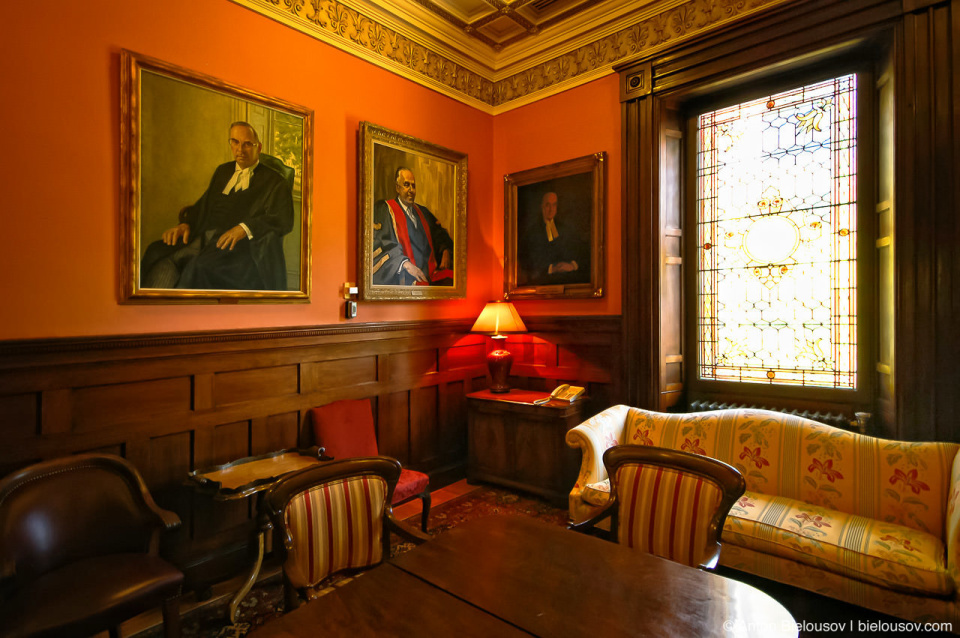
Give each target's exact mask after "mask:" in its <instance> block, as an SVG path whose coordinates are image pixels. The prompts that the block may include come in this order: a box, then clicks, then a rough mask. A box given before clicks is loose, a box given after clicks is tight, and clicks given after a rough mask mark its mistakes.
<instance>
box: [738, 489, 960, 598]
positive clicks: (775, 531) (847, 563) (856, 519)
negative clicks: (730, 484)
mask: <svg viewBox="0 0 960 638" xmlns="http://www.w3.org/2000/svg"><path fill="white" fill-rule="evenodd" d="M740 503H745V504H747V505H752V507H740ZM723 542H724V544H725V545H726V544H727V543H729V544H731V545H739V546H742V547H748V548H750V549H754V550H757V551H762V552H766V553H769V554H775V555H777V556H781V557H783V558H788V559H790V560H795V561H797V562H800V563H806V564H810V565H815V566H817V567H819V568H820V569H823V570H826V571H830V572H834V573H838V574H842V575H844V576H848V577H851V578H855V579H858V580H863V581H866V582H872V583H876V584H880V585H883V586H886V587H890V588H892V589H897V590H899V591H907V592H914V593H917V592H919V593H923V594H932V595H936V596H945V595H949V594H951V593H953V591H954V581H953V579H952V578H951V577H950V576H949V575H948V574H947V570H946V564H945V562H944V548H943V542H942V541H941V540H940V539H939V538H936V537H934V536H933V535H931V534H927V533H925V532H919V531H917V530H914V529H911V528H909V527H903V526H901V525H892V524H886V523H882V522H880V521H876V520H873V519H869V518H865V517H862V516H854V515H851V514H846V513H844V512H838V511H836V510H830V509H827V508H824V507H817V506H813V505H808V504H806V503H801V502H799V501H794V500H792V499H785V498H783V497H776V496H773V497H771V496H767V495H765V494H755V493H747V494H745V495H744V496H743V497H742V498H741V499H740V502H739V503H738V504H737V506H735V507H734V508H732V509H731V510H730V514H729V515H728V516H727V522H726V523H725V525H724V530H723Z"/></svg>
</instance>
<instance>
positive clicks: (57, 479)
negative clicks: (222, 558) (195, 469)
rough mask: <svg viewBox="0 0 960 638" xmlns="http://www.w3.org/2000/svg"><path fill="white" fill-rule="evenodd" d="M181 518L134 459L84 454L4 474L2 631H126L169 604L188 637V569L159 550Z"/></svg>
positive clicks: (167, 621) (0, 507) (167, 619)
mask: <svg viewBox="0 0 960 638" xmlns="http://www.w3.org/2000/svg"><path fill="white" fill-rule="evenodd" d="M179 526H180V519H179V517H178V516H177V515H176V514H174V513H173V512H170V511H167V510H163V509H160V508H159V507H157V505H156V504H155V503H154V501H153V498H152V497H151V496H150V493H149V492H148V490H147V487H146V485H145V484H144V482H143V479H142V478H141V476H140V474H139V473H138V472H137V470H136V469H135V468H134V467H133V465H131V464H130V463H129V462H127V461H126V460H124V459H122V458H120V457H118V456H113V455H107V454H81V455H77V456H71V457H65V458H59V459H54V460H51V461H45V462H42V463H37V464H35V465H31V466H29V467H27V468H24V469H22V470H19V471H18V472H15V473H13V474H11V475H9V476H7V477H6V478H4V479H2V480H0V618H2V619H3V621H2V622H0V636H2V637H3V638H8V637H13V636H18V637H19V636H89V635H93V634H96V633H98V632H101V631H104V630H109V631H110V635H111V636H119V625H120V623H121V622H123V621H124V620H127V619H129V618H132V617H133V616H136V615H137V614H140V613H142V612H145V611H148V610H150V609H153V608H156V607H158V606H159V607H162V609H163V620H164V629H165V635H166V636H168V637H170V636H179V634H180V624H179V620H180V618H179V595H180V588H181V585H182V582H183V574H182V573H181V572H180V571H179V570H178V569H176V568H175V567H174V566H173V565H171V564H169V563H168V562H166V561H165V560H163V559H161V558H160V557H159V556H158V550H159V540H160V534H161V532H164V531H170V530H174V529H176V528H177V527H179Z"/></svg>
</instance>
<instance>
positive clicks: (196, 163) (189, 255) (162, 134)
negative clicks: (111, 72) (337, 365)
mask: <svg viewBox="0 0 960 638" xmlns="http://www.w3.org/2000/svg"><path fill="white" fill-rule="evenodd" d="M121 100H122V115H121V129H122V130H121V161H122V164H123V165H122V169H121V182H122V200H121V215H122V232H121V235H122V237H121V242H122V249H123V259H122V260H121V290H122V293H121V300H122V301H127V302H157V303H184V302H208V303H210V302H239V301H254V302H257V301H259V302H269V301H277V302H286V301H306V300H307V299H309V296H310V180H311V175H312V171H311V143H312V142H311V140H312V138H313V111H311V110H309V109H307V108H304V107H302V106H297V105H295V104H291V103H289V102H285V101H283V100H280V99H277V98H272V97H267V96H264V95H261V94H259V93H256V92H254V91H250V90H248V89H244V88H241V87H238V86H234V85H231V84H228V83H226V82H223V81H221V80H218V79H216V78H212V77H209V76H206V75H203V74H200V73H196V72H193V71H189V70H187V69H183V68H180V67H177V66H174V65H172V64H168V63H165V62H162V61H160V60H156V59H153V58H149V57H146V56H143V55H140V54H137V53H132V52H130V51H123V52H122V53H121Z"/></svg>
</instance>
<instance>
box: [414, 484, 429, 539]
mask: <svg viewBox="0 0 960 638" xmlns="http://www.w3.org/2000/svg"><path fill="white" fill-rule="evenodd" d="M417 496H419V497H420V500H421V501H423V510H422V511H421V512H420V529H422V530H423V531H424V532H426V531H427V519H428V518H430V489H429V488H427V489H425V490H423V491H422V492H420V493H419V494H417Z"/></svg>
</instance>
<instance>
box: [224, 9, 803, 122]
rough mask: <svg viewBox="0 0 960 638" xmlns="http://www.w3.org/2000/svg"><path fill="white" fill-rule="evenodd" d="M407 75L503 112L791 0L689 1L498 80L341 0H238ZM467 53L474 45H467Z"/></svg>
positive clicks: (479, 66)
mask: <svg viewBox="0 0 960 638" xmlns="http://www.w3.org/2000/svg"><path fill="white" fill-rule="evenodd" d="M233 1H234V2H236V3H238V4H241V5H243V6H245V7H248V8H250V9H252V10H254V11H256V12H257V13H260V14H262V15H264V16H267V17H269V18H272V19H275V20H278V21H279V22H282V23H284V24H287V25H288V26H291V27H293V28H295V29H297V30H299V31H301V32H303V33H306V34H308V35H311V36H313V37H316V38H317V39H319V40H322V41H323V42H326V43H327V44H331V45H333V46H336V47H337V48H340V49H342V50H344V51H347V52H349V53H352V54H354V55H357V56H359V57H361V58H363V59H364V60H367V61H369V62H372V63H374V64H377V65H378V66H380V67H382V68H385V69H387V70H389V71H392V72H394V73H397V74H399V75H401V76H403V77H405V78H407V79H410V80H413V81H414V82H417V83H419V84H422V85H424V86H427V87H429V88H432V89H435V90H437V91H440V92H441V93H443V94H445V95H448V96H450V97H453V98H454V99H457V100H460V101H462V102H465V103H467V104H470V105H472V106H476V107H477V108H480V109H482V110H484V111H487V112H491V113H494V112H503V111H506V110H509V109H511V108H514V107H516V106H520V105H521V104H527V103H530V102H532V101H535V100H537V99H541V98H543V97H547V96H548V95H552V94H554V93H557V92H559V91H560V90H565V89H567V88H571V87H573V86H577V85H578V84H582V83H585V82H588V81H590V80H593V79H596V78H597V77H600V76H602V75H606V74H607V73H610V72H612V69H613V65H614V64H618V63H620V62H625V61H627V60H629V59H631V58H636V57H640V56H643V55H648V54H650V53H655V52H656V51H657V50H658V49H661V48H664V47H666V46H668V45H673V44H675V43H676V42H678V41H682V40H684V39H687V38H690V37H692V36H694V35H698V34H700V33H702V32H704V31H706V30H709V29H714V28H717V27H719V26H721V25H723V24H726V23H728V22H730V21H733V20H739V19H742V18H744V17H745V16H748V15H752V14H754V13H757V12H759V11H762V10H765V9H768V8H770V7H772V6H776V5H780V4H784V3H786V2H789V0H689V1H688V2H682V3H680V4H676V5H674V6H671V7H669V8H666V9H664V11H662V12H660V13H655V14H653V15H648V16H647V17H645V18H641V19H640V21H639V22H637V23H635V24H632V25H629V26H626V27H624V28H622V29H620V30H618V31H615V32H614V33H611V34H609V35H606V36H603V37H601V38H599V39H597V40H595V41H593V42H590V43H589V44H586V45H583V46H579V47H577V48H575V49H573V50H571V51H569V52H566V53H563V54H561V55H557V56H555V57H553V58H551V59H549V60H547V61H544V62H539V63H535V64H534V65H532V66H531V67H529V68H527V69H525V70H523V71H520V72H517V73H515V74H513V75H511V76H509V77H507V78H503V79H501V80H498V81H496V82H495V81H493V79H492V76H493V73H492V72H488V73H485V72H484V71H483V69H487V68H490V66H489V64H488V63H486V62H484V61H481V60H476V65H473V67H474V68H470V67H468V66H467V65H465V64H463V63H462V62H458V61H456V60H454V59H452V57H453V56H451V55H449V54H446V53H442V52H440V51H437V50H435V48H433V47H431V46H430V45H428V44H426V43H425V42H424V41H422V40H426V39H427V38H422V39H417V38H416V35H415V34H413V33H410V34H405V33H401V32H400V31H398V30H396V29H394V28H391V27H388V26H385V25H383V24H381V23H379V22H377V21H376V20H374V19H372V18H370V17H368V16H366V15H364V14H362V13H361V12H360V11H358V10H356V9H354V8H352V7H350V6H347V5H346V4H344V3H342V2H338V1H337V0H233ZM461 54H462V55H463V56H469V55H471V52H467V51H464V52H461Z"/></svg>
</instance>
